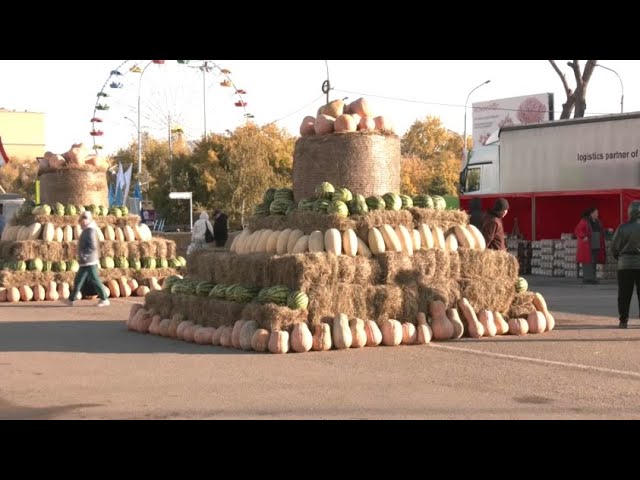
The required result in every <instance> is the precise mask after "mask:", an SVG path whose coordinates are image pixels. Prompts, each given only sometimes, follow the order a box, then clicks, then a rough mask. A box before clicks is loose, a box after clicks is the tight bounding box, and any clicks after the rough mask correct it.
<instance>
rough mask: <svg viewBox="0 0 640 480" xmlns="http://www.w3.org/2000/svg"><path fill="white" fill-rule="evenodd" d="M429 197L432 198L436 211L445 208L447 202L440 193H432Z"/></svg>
mask: <svg viewBox="0 0 640 480" xmlns="http://www.w3.org/2000/svg"><path fill="white" fill-rule="evenodd" d="M431 198H432V199H433V208H435V209H436V210H437V211H439V212H442V211H443V210H445V209H446V208H447V202H446V201H445V199H444V198H443V197H441V196H440V195H433V196H432V197H431Z"/></svg>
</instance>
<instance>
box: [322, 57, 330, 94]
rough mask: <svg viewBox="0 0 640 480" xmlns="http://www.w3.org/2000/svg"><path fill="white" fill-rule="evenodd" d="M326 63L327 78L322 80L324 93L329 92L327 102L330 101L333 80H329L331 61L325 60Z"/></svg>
mask: <svg viewBox="0 0 640 480" xmlns="http://www.w3.org/2000/svg"><path fill="white" fill-rule="evenodd" d="M324 64H325V66H326V67H327V79H326V80H325V81H324V82H322V93H326V94H327V103H329V91H330V90H331V82H330V81H329V62H327V61H326V60H325V61H324Z"/></svg>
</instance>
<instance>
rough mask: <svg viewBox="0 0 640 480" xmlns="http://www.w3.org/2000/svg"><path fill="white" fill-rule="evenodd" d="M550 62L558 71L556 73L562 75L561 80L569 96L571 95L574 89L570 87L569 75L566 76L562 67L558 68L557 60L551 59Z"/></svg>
mask: <svg viewBox="0 0 640 480" xmlns="http://www.w3.org/2000/svg"><path fill="white" fill-rule="evenodd" d="M549 63H550V64H551V66H552V67H553V69H554V70H555V71H556V73H557V74H558V76H559V77H560V80H562V85H563V86H564V91H565V93H566V94H567V97H569V96H570V95H571V94H572V93H573V90H571V88H570V87H569V84H568V83H567V77H566V76H565V74H564V73H562V72H561V71H560V69H559V68H558V65H556V61H555V60H549Z"/></svg>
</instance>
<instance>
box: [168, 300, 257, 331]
mask: <svg viewBox="0 0 640 480" xmlns="http://www.w3.org/2000/svg"><path fill="white" fill-rule="evenodd" d="M170 296H171V298H172V304H173V308H172V310H171V314H172V315H174V314H176V313H179V314H182V315H183V316H184V318H185V320H189V321H192V322H194V323H197V324H199V325H204V326H206V327H220V326H227V325H233V324H234V323H235V322H236V320H240V314H241V312H242V310H243V308H244V307H245V304H244V303H236V302H227V301H224V300H217V299H214V298H209V297H196V296H195V295H180V294H170Z"/></svg>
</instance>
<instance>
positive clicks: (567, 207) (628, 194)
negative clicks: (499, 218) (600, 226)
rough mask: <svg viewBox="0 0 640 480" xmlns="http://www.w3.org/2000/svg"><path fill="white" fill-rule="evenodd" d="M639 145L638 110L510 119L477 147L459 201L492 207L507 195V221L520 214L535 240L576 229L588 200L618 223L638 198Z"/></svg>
mask: <svg viewBox="0 0 640 480" xmlns="http://www.w3.org/2000/svg"><path fill="white" fill-rule="evenodd" d="M639 152H640V112H633V113H627V114H616V115H603V116H594V117H586V118H581V119H568V120H556V121H548V122H543V123H538V124H532V125H516V126H505V127H503V128H502V129H500V130H499V132H496V133H495V134H493V135H491V137H490V138H489V139H488V140H487V142H486V143H485V145H483V146H480V147H478V148H475V149H474V150H473V151H472V152H471V155H470V157H469V159H468V162H467V164H466V165H464V167H463V170H462V172H461V175H460V190H461V192H460V193H461V196H460V205H461V208H463V209H464V208H467V207H468V205H469V202H470V200H471V198H474V197H475V198H480V199H481V201H482V208H483V209H484V210H486V209H488V208H491V205H492V202H493V201H494V200H495V198H499V197H503V198H506V199H507V200H509V203H510V205H511V208H510V213H509V217H511V220H509V218H508V217H507V218H506V219H505V229H507V227H508V226H509V223H510V222H513V219H514V218H519V223H518V227H519V229H520V230H521V233H522V234H524V236H525V238H528V239H529V240H538V239H542V238H560V234H561V233H568V232H572V231H573V228H574V226H575V224H576V223H577V221H578V220H579V217H580V213H581V211H583V210H585V209H587V208H590V207H596V208H598V209H599V210H600V214H601V217H602V219H603V223H605V226H606V227H608V228H615V227H617V226H618V225H619V224H620V223H621V222H623V221H626V207H627V206H628V204H629V202H630V201H632V200H635V199H638V198H640V154H639ZM523 223H524V224H523Z"/></svg>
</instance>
